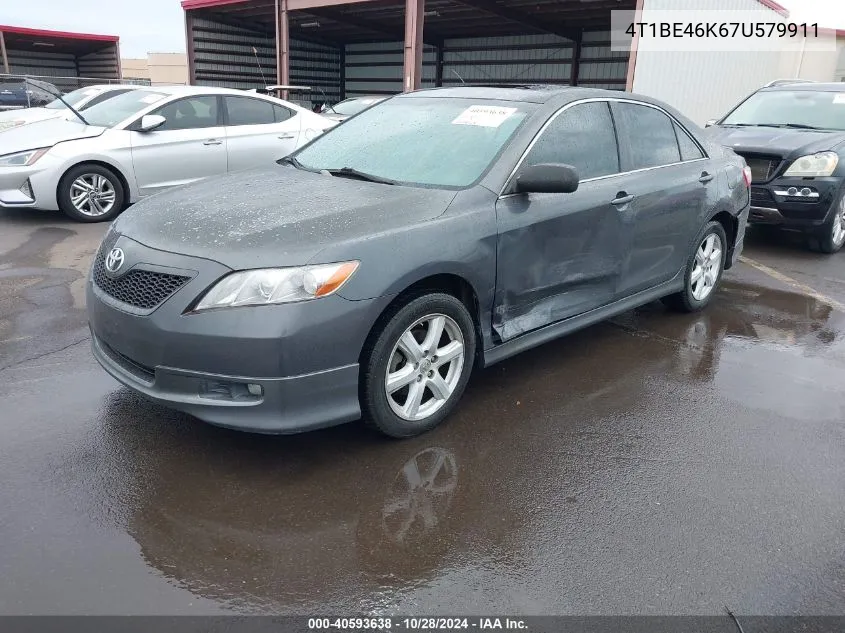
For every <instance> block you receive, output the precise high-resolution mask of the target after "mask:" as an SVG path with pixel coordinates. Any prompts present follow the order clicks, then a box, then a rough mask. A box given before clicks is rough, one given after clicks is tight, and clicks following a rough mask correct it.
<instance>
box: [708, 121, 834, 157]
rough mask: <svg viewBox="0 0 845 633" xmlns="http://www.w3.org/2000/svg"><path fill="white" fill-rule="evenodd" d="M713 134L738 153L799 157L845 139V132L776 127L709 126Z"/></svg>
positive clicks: (823, 149)
mask: <svg viewBox="0 0 845 633" xmlns="http://www.w3.org/2000/svg"><path fill="white" fill-rule="evenodd" d="M707 129H708V131H710V137H711V138H712V139H713V140H714V141H716V142H717V143H720V144H722V145H724V146H725V147H728V148H730V149H732V150H734V151H735V152H737V153H738V154H742V153H744V152H749V153H754V154H767V155H774V156H780V157H781V158H797V157H798V156H803V155H805V154H813V153H815V152H823V151H826V150H830V149H833V148H834V147H836V146H837V145H839V144H841V143H843V142H845V132H832V131H821V130H819V131H816V130H793V129H786V128H775V127H719V126H714V127H710V128H707Z"/></svg>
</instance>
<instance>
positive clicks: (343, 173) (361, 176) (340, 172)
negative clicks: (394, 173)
mask: <svg viewBox="0 0 845 633" xmlns="http://www.w3.org/2000/svg"><path fill="white" fill-rule="evenodd" d="M324 171H327V172H329V173H330V174H331V175H332V176H338V177H340V178H357V179H358V180H366V181H367V182H377V183H380V184H382V185H395V184H396V181H395V180H390V179H389V178H382V177H381V176H373V175H372V174H368V173H366V172H363V171H358V170H357V169H354V168H352V167H341V168H340V169H326V170H324Z"/></svg>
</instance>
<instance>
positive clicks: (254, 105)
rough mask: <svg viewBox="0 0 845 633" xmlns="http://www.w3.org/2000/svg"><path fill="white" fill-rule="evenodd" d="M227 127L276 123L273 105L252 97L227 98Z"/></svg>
mask: <svg viewBox="0 0 845 633" xmlns="http://www.w3.org/2000/svg"><path fill="white" fill-rule="evenodd" d="M226 111H227V112H228V114H229V119H228V123H227V125H266V124H267V123H275V122H276V114H275V111H274V108H273V104H272V103H270V102H269V101H264V100H263V99H252V98H251V97H226Z"/></svg>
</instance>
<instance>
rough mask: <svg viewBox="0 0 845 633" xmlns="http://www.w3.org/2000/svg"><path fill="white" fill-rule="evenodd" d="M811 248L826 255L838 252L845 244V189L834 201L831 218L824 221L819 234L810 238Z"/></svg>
mask: <svg viewBox="0 0 845 633" xmlns="http://www.w3.org/2000/svg"><path fill="white" fill-rule="evenodd" d="M807 242H808V245H809V247H810V250H812V251H815V252H817V253H824V254H825V255H832V254H833V253H836V252H838V251H839V250H840V249H841V248H842V245H843V244H845V190H843V191H842V193H841V194H840V195H839V199H838V200H837V201H836V202H835V203H834V209H833V211H832V213H831V214H830V219H828V221H827V222H825V223H824V225H823V226H822V228H821V229H820V230H819V232H818V234H816V235H814V236H812V237H810V238H809V239H808V240H807Z"/></svg>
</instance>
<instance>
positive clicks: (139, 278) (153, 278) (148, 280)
mask: <svg viewBox="0 0 845 633" xmlns="http://www.w3.org/2000/svg"><path fill="white" fill-rule="evenodd" d="M117 238H118V236H117V235H113V236H109V237H108V238H107V239H106V240H105V241H104V242H103V244H102V246H101V247H100V251H99V252H98V253H97V259H96V260H95V261H94V271H93V277H94V283H95V284H96V285H97V287H98V288H99V289H100V290H102V291H103V292H104V293H106V294H107V295H108V296H110V297H111V298H113V299H116V300H117V301H120V302H122V303H125V304H127V305H130V306H133V307H135V308H139V309H141V310H152V309H153V308H155V307H157V306H159V305H161V304H162V303H164V302H165V301H166V300H167V299H169V298H170V296H171V295H173V293H174V292H176V291H177V290H179V288H181V287H182V286H184V285H185V284H186V283H187V282H188V281H189V280H190V279H191V278H190V277H187V276H184V275H173V274H170V273H161V272H154V271H151V270H143V269H134V270H130V271H129V272H128V273H126V274H124V275H121V276H120V277H110V276H109V275H108V273H107V272H106V264H105V261H106V256H107V255H108V253H109V251H111V249H112V247H113V246H114V244H115V242H117Z"/></svg>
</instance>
